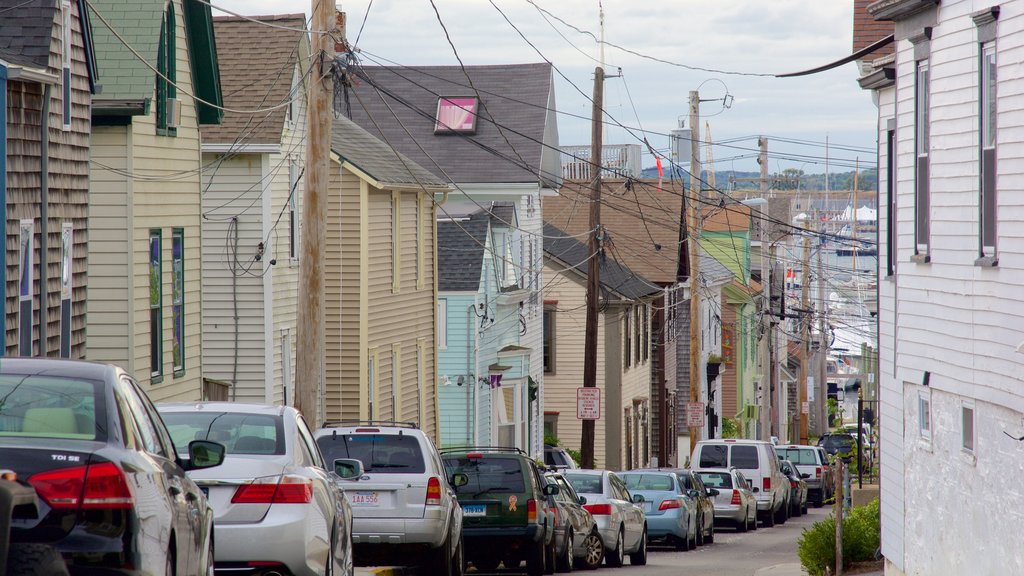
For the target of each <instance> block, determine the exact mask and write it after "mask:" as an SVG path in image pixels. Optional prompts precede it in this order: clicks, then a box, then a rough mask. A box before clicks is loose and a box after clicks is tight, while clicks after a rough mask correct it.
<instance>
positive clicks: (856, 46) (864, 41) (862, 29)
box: [853, 0, 894, 60]
mask: <svg viewBox="0 0 1024 576" xmlns="http://www.w3.org/2000/svg"><path fill="white" fill-rule="evenodd" d="M874 2H875V0H854V1H853V50H854V52H856V51H857V50H860V49H861V48H864V47H865V46H868V45H870V44H871V43H872V42H875V41H878V40H881V39H882V38H885V37H886V36H888V35H890V34H892V33H893V27H894V25H893V23H892V22H879V21H877V20H875V19H874V18H872V17H871V15H870V14H868V9H867V8H868V6H869V5H871V4H873V3H874ZM892 50H893V45H892V44H889V45H888V46H885V47H883V48H881V49H879V50H877V51H875V52H873V53H872V54H869V55H868V56H867V57H866V58H865V60H874V59H876V58H881V57H882V56H886V55H888V54H892Z"/></svg>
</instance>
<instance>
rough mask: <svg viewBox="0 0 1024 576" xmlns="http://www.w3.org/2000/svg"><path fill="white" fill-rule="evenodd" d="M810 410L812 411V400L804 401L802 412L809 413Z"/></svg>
mask: <svg viewBox="0 0 1024 576" xmlns="http://www.w3.org/2000/svg"><path fill="white" fill-rule="evenodd" d="M810 411H811V409H810V402H804V403H803V405H802V406H801V407H800V413H801V414H808V413H810Z"/></svg>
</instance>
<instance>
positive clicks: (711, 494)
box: [708, 488, 721, 496]
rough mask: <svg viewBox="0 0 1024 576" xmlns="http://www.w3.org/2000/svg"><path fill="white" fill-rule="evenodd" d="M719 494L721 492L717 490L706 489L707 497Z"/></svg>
mask: <svg viewBox="0 0 1024 576" xmlns="http://www.w3.org/2000/svg"><path fill="white" fill-rule="evenodd" d="M719 494H721V492H719V491H718V490H717V489H715V488H708V496H718V495H719Z"/></svg>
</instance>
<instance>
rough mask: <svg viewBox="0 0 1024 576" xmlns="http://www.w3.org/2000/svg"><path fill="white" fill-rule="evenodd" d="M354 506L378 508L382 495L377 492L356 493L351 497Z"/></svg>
mask: <svg viewBox="0 0 1024 576" xmlns="http://www.w3.org/2000/svg"><path fill="white" fill-rule="evenodd" d="M351 498H352V505H353V506H378V505H380V494H379V493H377V492H356V493H355V494H352V495H351Z"/></svg>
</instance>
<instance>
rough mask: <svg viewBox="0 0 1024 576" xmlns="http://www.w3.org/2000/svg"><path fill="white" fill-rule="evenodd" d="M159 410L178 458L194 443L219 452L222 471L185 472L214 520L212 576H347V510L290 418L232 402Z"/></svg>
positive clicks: (299, 424) (277, 409)
mask: <svg viewBox="0 0 1024 576" xmlns="http://www.w3.org/2000/svg"><path fill="white" fill-rule="evenodd" d="M157 409H158V410H160V414H161V416H163V419H164V422H166V423H167V429H168V430H169V431H170V433H171V439H172V440H173V441H174V447H175V449H176V450H177V451H178V452H179V453H181V452H182V451H184V450H186V449H187V446H188V443H189V442H190V441H192V440H217V441H218V442H221V443H222V444H224V446H225V447H226V451H227V453H226V456H225V458H224V466H221V467H220V468H217V469H212V470H195V471H191V472H189V476H191V477H192V479H193V480H195V482H196V484H198V485H199V487H200V488H201V489H202V490H203V492H205V493H206V494H207V498H209V500H210V506H211V507H212V508H213V511H214V520H215V525H214V539H215V540H216V543H217V546H216V548H215V552H214V558H215V560H216V563H215V568H216V569H217V570H218V571H224V572H229V573H231V574H241V575H246V574H262V573H265V572H278V573H291V574H294V575H296V576H318V575H321V574H338V575H342V574H343V575H345V576H349V575H351V574H352V573H353V569H352V509H351V508H350V507H349V504H348V501H347V499H346V498H345V494H344V493H343V492H342V491H341V489H340V488H339V487H338V485H337V483H336V482H335V481H334V480H333V479H332V478H331V476H330V472H331V471H333V464H332V465H331V469H330V470H329V469H328V465H327V464H326V463H325V462H324V459H323V456H322V455H321V454H320V449H319V448H317V446H316V443H315V442H314V441H313V437H312V433H311V432H310V430H309V427H308V426H307V425H306V422H305V420H304V419H303V418H302V415H301V414H299V412H298V410H296V409H295V408H292V407H289V406H270V405H264V404H242V403H235V402H189V403H168V404H160V405H158V406H157Z"/></svg>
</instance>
